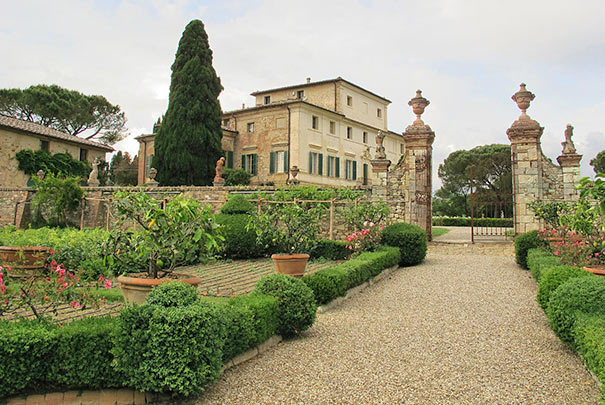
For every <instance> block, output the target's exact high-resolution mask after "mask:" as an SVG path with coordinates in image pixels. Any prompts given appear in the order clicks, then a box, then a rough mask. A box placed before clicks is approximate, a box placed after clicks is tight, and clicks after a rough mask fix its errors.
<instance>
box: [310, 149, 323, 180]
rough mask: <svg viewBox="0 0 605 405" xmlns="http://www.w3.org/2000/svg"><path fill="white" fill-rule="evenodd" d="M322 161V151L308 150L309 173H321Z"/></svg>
mask: <svg viewBox="0 0 605 405" xmlns="http://www.w3.org/2000/svg"><path fill="white" fill-rule="evenodd" d="M323 161H324V156H323V154H322V153H317V152H309V173H310V174H319V175H320V176H321V175H322V174H323Z"/></svg>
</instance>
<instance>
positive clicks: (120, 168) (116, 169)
mask: <svg viewBox="0 0 605 405" xmlns="http://www.w3.org/2000/svg"><path fill="white" fill-rule="evenodd" d="M138 162H139V159H138V157H137V156H135V157H134V158H132V159H131V157H130V153H128V152H124V153H122V151H118V153H116V154H115V155H113V156H112V158H111V163H110V164H109V178H110V179H111V181H112V182H113V184H115V185H120V186H136V185H137V181H138Z"/></svg>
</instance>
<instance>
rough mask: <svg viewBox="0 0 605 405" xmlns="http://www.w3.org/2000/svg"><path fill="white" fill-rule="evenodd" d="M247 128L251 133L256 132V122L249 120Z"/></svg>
mask: <svg viewBox="0 0 605 405" xmlns="http://www.w3.org/2000/svg"><path fill="white" fill-rule="evenodd" d="M246 129H247V131H248V132H249V133H252V132H254V122H249V123H248V124H247V125H246Z"/></svg>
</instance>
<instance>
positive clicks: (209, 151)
mask: <svg viewBox="0 0 605 405" xmlns="http://www.w3.org/2000/svg"><path fill="white" fill-rule="evenodd" d="M222 90H223V86H221V81H220V79H219V78H218V76H217V75H216V72H215V70H214V68H213V67H212V51H211V50H210V46H209V45H208V35H207V34H206V30H205V29H204V24H203V23H202V22H201V21H200V20H193V21H191V22H190V23H189V24H187V27H186V28H185V31H184V32H183V36H182V37H181V40H180V41H179V47H178V49H177V52H176V57H175V59H174V63H173V64H172V78H171V82H170V95H169V98H168V110H167V111H166V116H165V118H164V119H163V121H162V125H161V127H160V130H159V132H158V134H157V135H156V137H155V144H154V149H155V157H154V159H153V164H152V166H153V167H155V168H156V169H157V171H158V175H157V180H158V181H159V182H160V184H161V185H167V186H171V185H201V186H203V185H210V184H212V179H213V178H214V173H215V171H214V169H215V166H216V161H217V160H218V159H219V157H220V156H221V154H222V151H221V136H222V133H221V118H222V114H221V106H220V104H219V101H218V95H219V94H220V92H221V91H222Z"/></svg>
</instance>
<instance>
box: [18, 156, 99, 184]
mask: <svg viewBox="0 0 605 405" xmlns="http://www.w3.org/2000/svg"><path fill="white" fill-rule="evenodd" d="M15 157H16V158H17V162H19V170H21V171H22V172H23V173H25V174H29V175H31V176H33V175H36V174H37V173H38V170H42V171H44V173H52V174H54V175H63V176H68V177H81V178H87V177H88V175H89V174H90V169H91V168H90V164H89V163H88V162H82V161H80V160H76V159H74V158H72V157H71V155H70V154H68V153H55V154H54V155H51V154H50V153H49V152H46V151H44V150H37V151H33V150H31V149H23V150H20V151H19V152H17V154H16V155H15Z"/></svg>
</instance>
